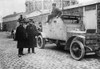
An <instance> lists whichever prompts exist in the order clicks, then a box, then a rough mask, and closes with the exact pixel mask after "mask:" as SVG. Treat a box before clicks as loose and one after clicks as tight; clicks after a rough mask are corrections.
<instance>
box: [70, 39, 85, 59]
mask: <svg viewBox="0 0 100 69" xmlns="http://www.w3.org/2000/svg"><path fill="white" fill-rule="evenodd" d="M70 54H71V56H72V58H74V59H75V60H80V59H82V58H83V57H84V55H85V48H84V46H83V44H82V43H81V42H80V41H77V40H76V41H73V42H72V43H71V46H70Z"/></svg>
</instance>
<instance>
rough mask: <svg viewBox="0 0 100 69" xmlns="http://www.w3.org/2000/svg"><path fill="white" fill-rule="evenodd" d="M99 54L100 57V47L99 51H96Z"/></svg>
mask: <svg viewBox="0 0 100 69" xmlns="http://www.w3.org/2000/svg"><path fill="white" fill-rule="evenodd" d="M95 53H96V55H97V56H99V57H100V49H99V50H98V51H96V52H95Z"/></svg>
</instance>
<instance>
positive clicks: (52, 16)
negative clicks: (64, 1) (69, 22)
mask: <svg viewBox="0 0 100 69" xmlns="http://www.w3.org/2000/svg"><path fill="white" fill-rule="evenodd" d="M61 14H62V12H61V11H60V10H59V9H58V8H57V7H56V3H53V4H52V12H51V15H49V16H48V20H47V22H49V20H50V19H52V18H54V17H56V16H58V17H59V16H60V15H61Z"/></svg>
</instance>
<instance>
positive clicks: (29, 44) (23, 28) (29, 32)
mask: <svg viewBox="0 0 100 69" xmlns="http://www.w3.org/2000/svg"><path fill="white" fill-rule="evenodd" d="M18 22H19V26H18V27H17V29H16V36H15V40H16V41H17V48H18V56H19V57H21V56H22V55H24V54H23V49H24V48H28V53H30V49H32V53H35V50H34V47H36V38H35V37H36V36H37V35H38V34H39V33H38V31H37V29H36V26H35V24H34V21H33V20H32V19H25V18H23V16H22V15H20V18H19V19H18Z"/></svg>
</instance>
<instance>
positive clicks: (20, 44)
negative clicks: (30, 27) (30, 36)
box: [15, 21, 27, 57]
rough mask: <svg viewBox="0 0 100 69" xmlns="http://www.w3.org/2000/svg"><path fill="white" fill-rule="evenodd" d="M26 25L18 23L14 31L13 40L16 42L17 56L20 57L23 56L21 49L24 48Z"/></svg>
mask: <svg viewBox="0 0 100 69" xmlns="http://www.w3.org/2000/svg"><path fill="white" fill-rule="evenodd" d="M25 27H26V24H25V23H24V21H21V22H19V26H18V27H17V30H16V36H15V40H16V41H17V48H18V56H19V57H21V56H22V55H24V54H23V48H25V47H26V40H27V33H26V29H25Z"/></svg>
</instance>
